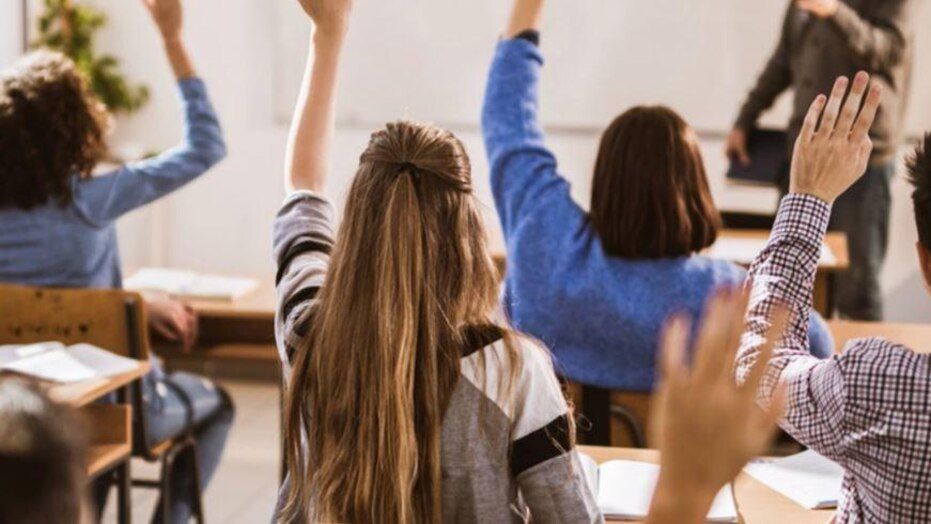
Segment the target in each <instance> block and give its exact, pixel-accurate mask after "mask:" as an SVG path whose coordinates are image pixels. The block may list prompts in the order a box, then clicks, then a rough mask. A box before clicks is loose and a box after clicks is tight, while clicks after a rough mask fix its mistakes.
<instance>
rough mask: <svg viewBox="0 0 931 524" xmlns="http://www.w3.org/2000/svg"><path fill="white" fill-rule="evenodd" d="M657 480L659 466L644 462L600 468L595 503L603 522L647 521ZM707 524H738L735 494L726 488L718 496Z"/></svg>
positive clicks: (619, 462) (614, 462) (617, 462)
mask: <svg viewBox="0 0 931 524" xmlns="http://www.w3.org/2000/svg"><path fill="white" fill-rule="evenodd" d="M658 478H659V466H657V465H656V464H650V463H647V462H635V461H629V460H612V461H609V462H605V463H604V464H602V465H601V467H600V468H599V478H598V491H597V496H596V499H597V502H598V506H599V507H600V508H601V511H602V512H603V513H604V515H605V517H606V518H620V519H625V520H639V519H643V518H646V516H647V514H648V513H649V511H650V502H651V500H652V499H653V490H654V489H655V488H656V481H657V479H658ZM708 521H709V522H737V506H736V505H735V503H734V493H733V490H732V489H731V485H730V484H728V485H726V486H724V488H723V489H722V490H721V491H720V492H718V495H717V496H716V497H715V499H714V503H713V504H712V505H711V510H710V511H709V512H708Z"/></svg>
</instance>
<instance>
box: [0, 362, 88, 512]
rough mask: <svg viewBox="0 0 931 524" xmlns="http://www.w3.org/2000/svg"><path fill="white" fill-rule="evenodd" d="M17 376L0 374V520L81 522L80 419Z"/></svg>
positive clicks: (82, 464)
mask: <svg viewBox="0 0 931 524" xmlns="http://www.w3.org/2000/svg"><path fill="white" fill-rule="evenodd" d="M79 422H80V421H79V420H77V419H76V416H75V414H74V412H73V411H71V410H70V409H68V408H66V407H64V406H61V405H58V404H54V403H52V402H50V401H49V400H48V399H47V398H46V397H45V396H44V395H43V394H42V393H40V392H39V390H38V389H37V388H35V387H33V386H31V385H29V384H27V383H26V382H23V381H22V380H19V379H0V523H8V522H9V523H13V522H29V523H31V524H55V523H58V522H80V520H81V519H80V516H81V510H82V503H81V501H82V499H83V497H84V489H85V482H86V479H85V469H84V468H85V460H86V457H85V449H86V448H85V445H86V444H85V440H84V431H83V429H84V428H83V425H82V424H80V423H79Z"/></svg>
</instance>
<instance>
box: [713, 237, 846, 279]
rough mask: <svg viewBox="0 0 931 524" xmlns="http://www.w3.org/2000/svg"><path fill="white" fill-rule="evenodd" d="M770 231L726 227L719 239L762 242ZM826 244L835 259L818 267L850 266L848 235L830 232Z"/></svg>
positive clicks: (834, 270) (827, 269) (836, 268)
mask: <svg viewBox="0 0 931 524" xmlns="http://www.w3.org/2000/svg"><path fill="white" fill-rule="evenodd" d="M769 235H770V232H769V231H767V230H765V229H748V230H737V229H724V230H722V231H721V234H720V235H719V236H718V238H719V239H726V238H730V239H735V240H753V241H759V242H761V243H764V242H766V241H767V240H768V239H769ZM824 245H825V246H826V247H827V248H828V249H830V250H831V253H833V254H834V261H832V262H830V263H819V264H818V269H822V270H825V271H829V272H836V271H844V270H846V269H847V268H849V267H850V253H849V251H848V249H847V235H845V234H844V233H837V232H830V233H828V234H827V235H826V236H825V237H824Z"/></svg>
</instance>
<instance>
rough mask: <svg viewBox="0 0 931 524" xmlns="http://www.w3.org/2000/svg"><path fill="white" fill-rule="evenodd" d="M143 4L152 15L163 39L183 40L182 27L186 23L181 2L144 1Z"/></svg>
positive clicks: (169, 0) (170, 0)
mask: <svg viewBox="0 0 931 524" xmlns="http://www.w3.org/2000/svg"><path fill="white" fill-rule="evenodd" d="M142 4H143V5H144V6H145V7H146V9H148V10H149V14H151V15H152V19H153V20H154V21H155V25H157V26H158V30H159V32H160V33H161V34H162V38H164V39H165V40H166V41H174V40H177V39H179V38H181V27H182V25H183V22H184V10H183V9H182V8H181V0H142Z"/></svg>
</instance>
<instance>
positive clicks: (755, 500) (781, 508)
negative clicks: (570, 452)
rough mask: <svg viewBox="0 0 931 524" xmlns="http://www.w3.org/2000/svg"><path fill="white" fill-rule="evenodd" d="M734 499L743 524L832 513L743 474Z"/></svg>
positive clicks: (813, 519) (601, 453) (806, 521)
mask: <svg viewBox="0 0 931 524" xmlns="http://www.w3.org/2000/svg"><path fill="white" fill-rule="evenodd" d="M579 451H581V452H582V453H585V454H586V455H588V456H590V457H592V458H593V459H595V461H596V462H598V463H599V464H600V463H602V462H607V461H609V460H637V461H642V462H652V463H658V462H659V453H658V452H657V451H655V450H649V449H631V448H604V447H594V446H580V447H579ZM734 498H735V499H736V500H737V510H738V512H739V513H740V516H741V518H742V520H741V522H745V523H746V524H784V523H786V522H791V523H793V524H825V523H826V522H828V520H829V519H830V518H831V516H832V515H833V514H834V512H833V510H817V511H813V510H807V509H805V508H803V507H802V506H799V505H798V504H796V503H795V502H793V501H792V500H790V499H788V498H786V497H785V496H783V495H780V494H779V493H776V492H775V491H773V490H771V489H769V488H768V487H766V486H765V485H764V484H762V483H760V482H758V481H757V480H756V479H754V478H752V477H750V476H749V475H746V474H743V473H741V474H740V475H739V476H738V477H737V479H736V480H735V481H734Z"/></svg>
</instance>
